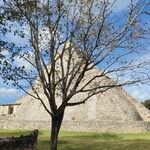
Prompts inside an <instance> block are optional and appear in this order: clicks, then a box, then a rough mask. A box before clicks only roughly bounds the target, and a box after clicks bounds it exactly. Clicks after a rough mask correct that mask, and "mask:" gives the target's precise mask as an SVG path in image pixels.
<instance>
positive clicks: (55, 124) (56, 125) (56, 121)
mask: <svg viewBox="0 0 150 150" xmlns="http://www.w3.org/2000/svg"><path fill="white" fill-rule="evenodd" d="M63 116H64V112H63V113H62V114H61V115H59V116H57V117H52V124H51V145H50V150H57V142H58V134H59V130H60V127H61V124H62V120H63Z"/></svg>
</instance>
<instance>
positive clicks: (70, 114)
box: [0, 56, 150, 132]
mask: <svg viewBox="0 0 150 150" xmlns="http://www.w3.org/2000/svg"><path fill="white" fill-rule="evenodd" d="M66 61H67V56H66V58H64V63H66ZM57 65H58V66H56V68H57V69H58V70H59V69H60V68H59V66H60V64H59V62H58V64H57ZM96 74H97V75H98V74H100V70H99V69H98V68H93V70H91V71H90V72H88V74H86V75H85V79H84V82H85V81H88V80H90V79H91V77H93V75H96ZM94 82H95V81H94ZM96 82H97V83H99V84H105V83H110V82H112V80H111V79H110V78H109V77H103V81H100V80H96ZM89 86H92V84H91V85H89ZM35 87H36V88H37V89H38V93H39V95H40V97H42V99H43V100H44V102H45V104H46V105H47V106H48V101H47V98H46V96H45V95H44V94H43V91H42V88H41V85H40V83H38V82H35ZM29 93H33V91H32V90H31V89H30V90H29ZM86 94H87V93H82V94H81V93H79V94H76V95H75V96H74V97H72V101H73V102H76V101H78V100H79V99H80V100H82V98H84V97H85V96H86ZM56 100H57V105H58V106H59V104H60V102H61V98H60V97H59V96H57V97H56ZM9 106H11V107H14V109H15V111H14V112H13V113H12V111H11V113H10V109H9ZM9 106H7V111H5V113H3V112H4V111H2V110H3V109H4V107H6V106H1V107H0V108H1V111H0V115H1V119H0V128H6V129H7V128H26V129H35V128H37V129H41V128H50V122H51V120H50V119H51V117H50V115H49V114H48V113H47V112H46V111H45V109H44V107H43V106H42V104H41V102H40V101H38V100H37V99H35V98H33V97H31V96H29V95H26V96H24V97H21V98H20V99H19V100H17V101H16V104H14V105H9ZM5 109H6V108H5ZM11 109H13V108H11ZM62 129H65V130H75V131H94V132H107V131H110V132H143V131H150V111H149V110H148V109H147V108H145V107H144V105H142V104H141V103H140V102H138V101H136V100H135V99H134V98H133V97H131V96H130V95H129V94H128V93H127V92H125V91H124V89H123V88H121V87H115V88H111V89H109V90H107V91H106V92H104V93H99V94H97V95H95V96H93V97H91V98H90V99H89V100H88V101H86V103H85V104H81V105H78V106H74V107H67V108H66V111H65V115H64V120H63V124H62Z"/></svg>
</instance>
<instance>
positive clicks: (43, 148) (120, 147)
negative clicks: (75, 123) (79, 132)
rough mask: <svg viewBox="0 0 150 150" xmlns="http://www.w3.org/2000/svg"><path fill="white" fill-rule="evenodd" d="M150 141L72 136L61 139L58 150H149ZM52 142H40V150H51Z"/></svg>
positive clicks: (43, 139)
mask: <svg viewBox="0 0 150 150" xmlns="http://www.w3.org/2000/svg"><path fill="white" fill-rule="evenodd" d="M149 143H150V140H143V139H138V140H123V139H119V138H115V139H114V138H112V139H110V138H109V140H107V139H106V138H105V137H104V138H102V137H100V138H99V137H98V136H97V137H96V139H95V138H94V136H93V137H91V136H89V137H85V136H72V137H61V138H59V142H58V150H87V149H88V150H149V149H150V144H149ZM49 145H50V142H49V140H48V139H46V138H40V139H39V141H38V150H47V149H49Z"/></svg>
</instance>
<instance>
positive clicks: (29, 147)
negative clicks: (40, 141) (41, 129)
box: [0, 130, 38, 150]
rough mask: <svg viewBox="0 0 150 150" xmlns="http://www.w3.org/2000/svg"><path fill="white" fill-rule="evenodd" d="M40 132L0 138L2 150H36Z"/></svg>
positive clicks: (0, 148)
mask: <svg viewBox="0 0 150 150" xmlns="http://www.w3.org/2000/svg"><path fill="white" fill-rule="evenodd" d="M37 137H38V130H34V131H33V132H32V133H31V134H30V135H24V136H23V135H21V136H20V137H6V138H0V150H36V144H37Z"/></svg>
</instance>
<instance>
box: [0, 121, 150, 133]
mask: <svg viewBox="0 0 150 150" xmlns="http://www.w3.org/2000/svg"><path fill="white" fill-rule="evenodd" d="M50 126H51V123H50V122H49V121H19V120H17V121H16V120H5V121H4V120H1V121H0V128H4V129H16V128H17V129H19V128H20V129H35V128H37V129H50ZM61 129H62V130H70V131H86V132H117V133H119V132H122V133H130V132H132V133H133V132H134V133H138V132H139V133H140V132H147V131H150V122H145V121H137V122H130V121H126V122H122V121H114V122H112V121H108V120H106V121H82V122H80V121H64V122H63V124H62V128H61Z"/></svg>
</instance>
